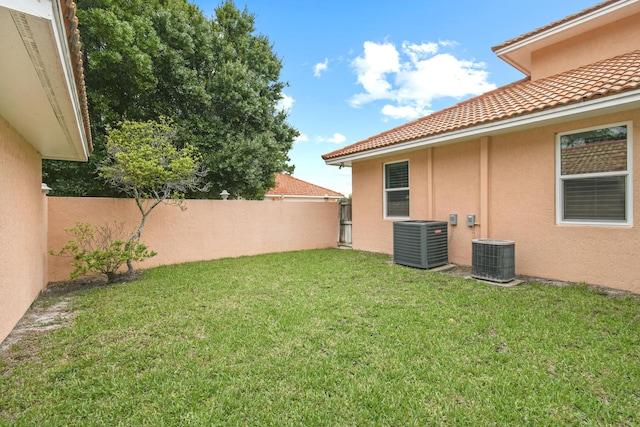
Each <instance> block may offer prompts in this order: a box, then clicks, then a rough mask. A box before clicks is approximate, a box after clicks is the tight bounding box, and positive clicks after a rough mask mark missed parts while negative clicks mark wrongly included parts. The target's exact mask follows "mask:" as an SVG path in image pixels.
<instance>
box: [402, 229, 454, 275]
mask: <svg viewBox="0 0 640 427" xmlns="http://www.w3.org/2000/svg"><path fill="white" fill-rule="evenodd" d="M447 226H448V224H447V222H444V221H423V220H414V221H396V222H394V223H393V262H394V263H396V264H402V265H406V266H409V267H416V268H425V269H428V268H434V267H439V266H441V265H445V264H447V263H448V262H449V247H448V243H449V242H448V238H447Z"/></svg>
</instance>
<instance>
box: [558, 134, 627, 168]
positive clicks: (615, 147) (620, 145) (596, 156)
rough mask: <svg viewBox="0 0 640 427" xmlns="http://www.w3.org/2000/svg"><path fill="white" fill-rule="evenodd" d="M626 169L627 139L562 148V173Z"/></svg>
mask: <svg viewBox="0 0 640 427" xmlns="http://www.w3.org/2000/svg"><path fill="white" fill-rule="evenodd" d="M626 169H627V140H626V139H623V140H618V141H603V142H595V143H591V144H585V145H579V146H576V147H567V148H563V149H562V161H561V170H562V174H563V175H568V174H570V175H576V174H583V173H596V172H611V171H623V170H626Z"/></svg>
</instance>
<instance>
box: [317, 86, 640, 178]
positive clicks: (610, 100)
mask: <svg viewBox="0 0 640 427" xmlns="http://www.w3.org/2000/svg"><path fill="white" fill-rule="evenodd" d="M634 108H640V90H633V91H628V92H623V93H620V94H617V95H611V96H607V97H603V98H600V99H595V100H590V101H585V102H580V103H576V104H570V105H566V106H562V107H557V108H554V109H550V110H543V111H539V112H536V113H531V114H526V115H522V116H518V117H513V118H509V119H504V120H500V121H496V122H490V123H486V124H482V125H478V126H473V127H468V128H464V129H459V130H455V131H452V132H446V133H442V134H439V135H433V136H427V137H424V138H419V139H414V140H411V141H407V142H402V143H398V144H393V145H389V146H386V147H380V148H376V149H372V150H367V151H361V152H357V153H351V154H345V155H343V156H339V157H334V158H331V159H326V160H325V163H326V164H327V165H331V166H351V165H352V163H353V162H355V161H360V160H369V159H372V158H376V157H383V156H390V155H395V154H400V153H406V152H410V151H414V150H418V149H422V148H426V147H435V146H442V145H451V144H457V143H460V142H464V141H469V140H473V139H478V138H481V137H483V136H495V135H500V134H504V133H510V132H517V131H521V130H526V129H531V128H536V127H541V126H545V125H550V124H554V123H561V122H566V121H569V120H577V119H581V118H588V117H593V116H597V115H602V114H610V113H616V112H620V111H626V110H631V109H634Z"/></svg>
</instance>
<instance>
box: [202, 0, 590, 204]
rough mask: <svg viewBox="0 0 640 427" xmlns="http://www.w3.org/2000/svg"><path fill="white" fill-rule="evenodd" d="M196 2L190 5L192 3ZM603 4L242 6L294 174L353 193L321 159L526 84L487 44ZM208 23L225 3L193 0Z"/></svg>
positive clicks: (296, 2)
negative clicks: (267, 52) (274, 74)
mask: <svg viewBox="0 0 640 427" xmlns="http://www.w3.org/2000/svg"><path fill="white" fill-rule="evenodd" d="M192 1H194V0H192ZM598 1H599V0H565V1H558V0H536V1H533V2H532V1H525V0H511V1H508V0H483V1H478V0H461V1H453V0H393V1H392V0H386V1H381V0H367V1H350V0H340V1H337V0H321V1H320V0H318V1H316V0H313V1H305V0H236V1H235V5H236V7H238V8H239V9H243V8H244V7H246V8H247V9H248V11H249V12H251V13H253V14H254V15H255V17H256V19H255V28H256V32H257V33H259V34H263V35H265V36H267V37H268V38H269V40H270V42H271V43H272V45H273V50H274V52H275V53H276V54H277V55H278V56H279V57H280V58H281V59H282V62H283V69H282V72H281V81H285V82H288V84H289V86H288V87H287V88H285V90H284V94H285V99H284V100H283V106H285V107H286V108H288V111H289V123H290V124H291V125H292V126H293V127H295V128H296V129H297V130H298V131H299V132H300V133H301V135H300V137H299V139H298V141H296V142H295V144H294V147H293V149H292V150H291V152H290V153H289V156H290V157H291V160H292V163H293V164H294V165H295V167H296V168H295V171H294V174H293V175H294V176H295V177H297V178H300V179H303V180H305V181H309V182H312V183H314V184H317V185H320V186H323V187H326V188H330V189H332V190H335V191H339V192H341V193H344V194H345V195H349V194H351V169H350V168H343V169H341V170H339V169H338V168H337V167H335V166H328V165H325V163H324V161H323V160H322V158H321V155H322V154H325V153H328V152H330V151H333V150H337V149H339V148H342V147H344V146H346V145H349V144H352V143H354V142H358V141H361V140H363V139H366V138H368V137H370V136H373V135H376V134H378V133H380V132H384V131H386V130H388V129H391V128H394V127H396V126H399V125H402V124H404V123H406V122H408V121H411V120H414V119H416V118H418V117H421V116H424V115H426V114H429V112H433V111H438V110H441V109H443V108H446V107H448V106H451V105H453V104H455V103H457V102H460V101H462V100H464V99H468V98H470V97H472V96H475V95H479V94H481V93H484V92H486V91H488V90H491V89H494V88H496V87H499V86H503V85H505V84H508V83H511V82H513V81H516V80H519V79H521V78H523V77H524V75H523V74H521V73H520V72H519V71H517V70H515V69H514V68H512V67H511V66H509V65H508V64H507V63H505V62H503V61H502V60H500V59H498V58H497V57H496V56H495V54H494V53H493V52H492V51H491V47H492V46H495V45H497V44H500V43H502V42H504V41H506V40H509V39H511V38H513V37H516V36H518V35H520V34H523V33H526V32H528V31H531V30H534V29H536V28H538V27H541V26H543V25H546V24H548V23H551V22H553V21H555V20H558V19H561V18H563V17H565V16H567V15H570V14H573V13H575V12H579V11H581V10H583V9H585V8H587V7H590V6H592V5H594V4H596V3H598ZM194 3H196V4H197V5H198V6H199V7H200V9H202V11H203V12H204V14H205V15H206V16H208V17H211V16H213V14H214V9H215V7H217V6H218V5H219V4H220V1H214V0H195V1H194Z"/></svg>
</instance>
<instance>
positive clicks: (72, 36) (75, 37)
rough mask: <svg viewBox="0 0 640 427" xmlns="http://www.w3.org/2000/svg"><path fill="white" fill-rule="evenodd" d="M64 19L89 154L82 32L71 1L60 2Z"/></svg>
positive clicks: (91, 149) (88, 126) (89, 131)
mask: <svg viewBox="0 0 640 427" xmlns="http://www.w3.org/2000/svg"><path fill="white" fill-rule="evenodd" d="M60 7H61V10H62V17H63V18H64V26H65V30H66V33H67V34H66V35H67V43H68V44H69V51H70V52H71V64H72V65H73V76H74V78H75V82H76V89H77V91H78V99H79V100H80V109H81V112H82V120H83V122H84V130H85V133H86V134H87V143H88V145H89V153H91V152H92V151H93V144H92V142H91V126H90V125H89V109H88V105H87V88H86V86H85V83H84V65H83V61H82V50H81V49H82V43H80V31H79V30H78V17H77V16H76V4H75V3H74V2H73V1H71V0H60Z"/></svg>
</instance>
